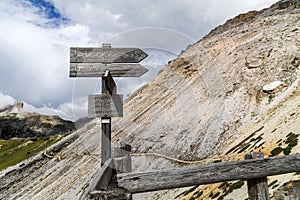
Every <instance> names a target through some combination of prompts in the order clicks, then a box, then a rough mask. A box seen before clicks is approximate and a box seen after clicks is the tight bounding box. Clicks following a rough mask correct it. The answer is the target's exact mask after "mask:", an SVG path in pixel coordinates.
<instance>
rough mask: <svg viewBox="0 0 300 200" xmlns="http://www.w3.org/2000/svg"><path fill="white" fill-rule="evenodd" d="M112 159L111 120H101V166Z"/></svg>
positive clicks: (108, 118) (103, 118)
mask: <svg viewBox="0 0 300 200" xmlns="http://www.w3.org/2000/svg"><path fill="white" fill-rule="evenodd" d="M110 158H111V118H110V117H107V118H105V117H102V118H101V166H103V165H104V163H105V162H106V161H107V160H108V159H110Z"/></svg>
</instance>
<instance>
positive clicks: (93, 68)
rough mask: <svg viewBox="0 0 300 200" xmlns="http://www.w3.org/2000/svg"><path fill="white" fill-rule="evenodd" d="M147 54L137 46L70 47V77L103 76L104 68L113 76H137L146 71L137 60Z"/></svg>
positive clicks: (140, 59)
mask: <svg viewBox="0 0 300 200" xmlns="http://www.w3.org/2000/svg"><path fill="white" fill-rule="evenodd" d="M147 56H148V55H147V54H146V53H145V52H144V51H143V50H141V49H138V48H111V46H110V44H106V45H103V46H102V47H101V48H100V47H98V48H87V47H84V48H79V47H71V49H70V77H103V76H104V74H105V71H106V70H109V71H110V74H111V76H115V77H139V76H142V75H143V74H144V73H146V72H147V71H148V69H146V68H145V67H143V66H142V65H140V64H137V63H138V62H140V61H142V60H143V59H145V58H146V57H147Z"/></svg>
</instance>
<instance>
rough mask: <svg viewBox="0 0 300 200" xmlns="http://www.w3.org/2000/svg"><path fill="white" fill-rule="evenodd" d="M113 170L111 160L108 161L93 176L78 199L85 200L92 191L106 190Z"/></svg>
mask: <svg viewBox="0 0 300 200" xmlns="http://www.w3.org/2000/svg"><path fill="white" fill-rule="evenodd" d="M112 169H113V160H112V159H109V160H107V161H106V162H105V164H104V165H103V166H102V167H101V169H100V170H99V171H98V172H97V173H96V174H95V175H94V176H93V178H92V180H91V181H90V183H89V185H88V187H87V188H86V189H85V190H84V193H83V194H82V195H81V197H80V199H86V198H87V197H88V195H89V193H90V192H91V191H93V190H100V189H107V187H108V185H109V182H110V177H111V174H112Z"/></svg>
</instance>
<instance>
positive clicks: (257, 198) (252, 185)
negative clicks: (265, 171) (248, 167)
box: [245, 152, 270, 200]
mask: <svg viewBox="0 0 300 200" xmlns="http://www.w3.org/2000/svg"><path fill="white" fill-rule="evenodd" d="M263 157H264V154H263V153H261V152H251V153H249V154H246V155H245V159H256V158H263ZM247 187H248V196H249V200H269V199H270V195H269V189H268V180H267V177H262V178H256V179H249V180H247Z"/></svg>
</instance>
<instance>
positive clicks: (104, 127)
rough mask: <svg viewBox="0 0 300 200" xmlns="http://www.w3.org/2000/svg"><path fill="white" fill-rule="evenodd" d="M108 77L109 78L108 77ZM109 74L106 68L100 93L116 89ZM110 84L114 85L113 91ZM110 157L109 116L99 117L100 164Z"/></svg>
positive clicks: (109, 92)
mask: <svg viewBox="0 0 300 200" xmlns="http://www.w3.org/2000/svg"><path fill="white" fill-rule="evenodd" d="M108 77H110V79H109V78H108ZM111 82H113V79H112V77H111V76H110V73H109V70H106V72H105V75H104V77H102V94H112V93H113V92H116V91H117V89H116V87H115V84H114V82H113V83H111ZM110 85H113V86H114V89H113V91H111V89H110ZM110 158H111V117H102V118H101V166H103V165H104V163H105V162H106V161H107V160H108V159H110Z"/></svg>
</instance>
